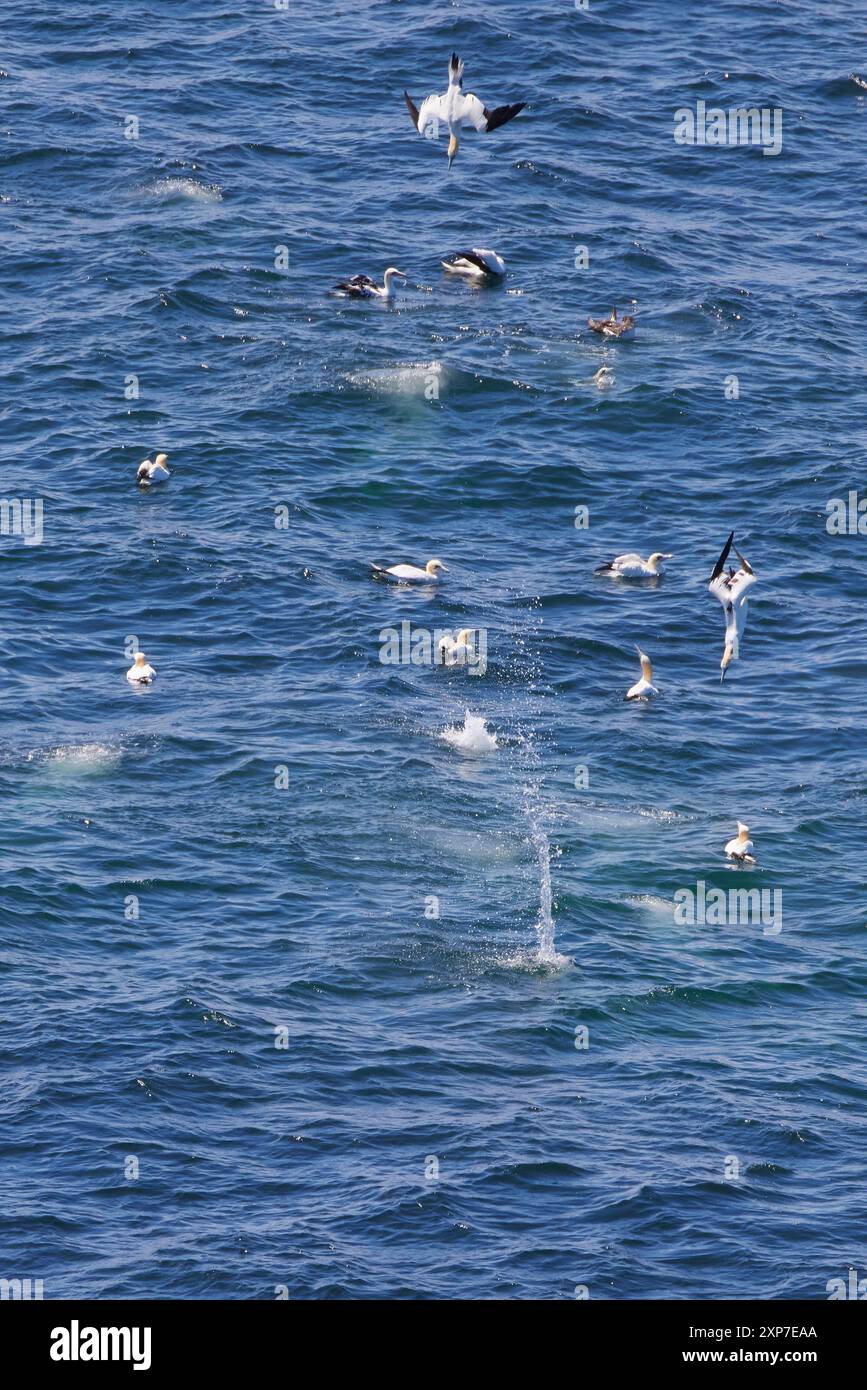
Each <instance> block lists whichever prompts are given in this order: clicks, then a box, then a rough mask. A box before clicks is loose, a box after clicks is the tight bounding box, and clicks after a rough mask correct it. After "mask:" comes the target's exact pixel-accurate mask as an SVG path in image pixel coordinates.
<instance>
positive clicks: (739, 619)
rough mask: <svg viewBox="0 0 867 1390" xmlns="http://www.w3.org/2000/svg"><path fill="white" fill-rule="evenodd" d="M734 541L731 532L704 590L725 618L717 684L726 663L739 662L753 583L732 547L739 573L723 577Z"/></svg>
mask: <svg viewBox="0 0 867 1390" xmlns="http://www.w3.org/2000/svg"><path fill="white" fill-rule="evenodd" d="M734 538H735V533H734V531H732V533H731V535H730V536H729V538H728V540H727V541H726V543H725V545H724V546H723V549H722V554H721V555H720V557H719V559H718V560H717V562H716V564H715V565H714V569H713V574H712V575H711V577H710V583H709V584H708V586H707V587H708V589H709V591H710V592H711V593H712V594H713V596H714V598H715V599H718V600H719V602H720V603H721V604H722V606H723V608H724V610H725V615H726V637H725V646H724V647H723V654H722V660H721V661H720V680H721V681H724V680H725V675H726V671H727V669H728V667H729V665H730V663H731V662H732V661H737V660H738V659H739V658H740V644H741V638H742V637H743V635H744V628H745V627H746V625H747V602H748V599H749V590H750V589H751V588H752V586H753V585H754V584H755V582H756V575H755V573H754V572H753V569H752V567H751V566H750V565H749V564H748V563H747V561H746V560H745V559H744V557H743V555H742V554H741V552H740V551H739V550H738V549H737V547H736V546H735V554H736V555H737V557H738V559H739V560H740V562H741V565H740V569H738V570H735V569H734V568H731V567H730V568H729V572H728V574H726V573H725V564H726V561H727V560H728V557H729V551H730V550H731V549H732V545H733V542H734Z"/></svg>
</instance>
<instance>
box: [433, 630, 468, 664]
mask: <svg viewBox="0 0 867 1390" xmlns="http://www.w3.org/2000/svg"><path fill="white" fill-rule="evenodd" d="M437 650H438V651H439V658H440V665H441V666H464V665H466V663H467V661H469V660H470V659H471V658H472V656H473V630H472V628H471V627H465V628H463V630H462V631H461V632H459V633H458V635H457V637H455V638H452V637H450V636H449V634H448V633H445V634H444V636H442V637H441V638H440V640H439V642H438V643H437Z"/></svg>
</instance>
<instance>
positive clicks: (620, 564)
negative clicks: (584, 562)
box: [596, 550, 674, 579]
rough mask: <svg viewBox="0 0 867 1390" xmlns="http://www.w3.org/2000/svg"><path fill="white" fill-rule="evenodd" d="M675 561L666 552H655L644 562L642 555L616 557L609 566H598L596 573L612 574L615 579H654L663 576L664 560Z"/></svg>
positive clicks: (609, 562)
mask: <svg viewBox="0 0 867 1390" xmlns="http://www.w3.org/2000/svg"><path fill="white" fill-rule="evenodd" d="M673 559H674V556H673V555H670V554H668V552H667V551H664V550H654V552H653V554H652V555H651V556H650V557H649V558H648V559H647V560H642V558H641V556H640V555H634V554H629V555H615V557H614V559H613V560H609V561H608V563H607V564H605V565H598V566H597V568H596V573H597V574H610V575H613V576H614V578H615V579H653V578H655V576H656V575H659V574H662V562H663V560H673Z"/></svg>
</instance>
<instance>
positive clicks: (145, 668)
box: [126, 652, 156, 685]
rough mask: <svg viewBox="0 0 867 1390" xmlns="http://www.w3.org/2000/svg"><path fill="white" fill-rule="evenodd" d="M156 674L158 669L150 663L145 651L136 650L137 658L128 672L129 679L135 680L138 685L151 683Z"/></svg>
mask: <svg viewBox="0 0 867 1390" xmlns="http://www.w3.org/2000/svg"><path fill="white" fill-rule="evenodd" d="M155 675H156V671H155V670H154V668H153V666H149V665H148V663H147V660H146V659H145V654H144V652H136V654H135V660H134V662H133V664H132V666H130V668H129V670H128V671H127V673H126V678H127V680H128V681H135V682H136V684H137V685H150V683H151V681H152V680H153V678H154V676H155Z"/></svg>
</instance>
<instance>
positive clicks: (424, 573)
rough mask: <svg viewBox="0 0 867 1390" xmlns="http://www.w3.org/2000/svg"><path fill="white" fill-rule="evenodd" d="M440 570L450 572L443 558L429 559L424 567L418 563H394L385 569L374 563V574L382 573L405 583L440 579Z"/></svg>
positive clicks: (386, 576) (387, 577)
mask: <svg viewBox="0 0 867 1390" xmlns="http://www.w3.org/2000/svg"><path fill="white" fill-rule="evenodd" d="M440 571H442V572H443V573H445V574H448V570H447V569H446V567H445V565H444V564H443V562H442V560H428V562H427V564H426V565H425V567H424V569H420V568H419V566H418V565H392V566H391V567H390V568H389V569H383V567H382V565H374V566H373V572H374V574H381V575H383V576H384V577H385V578H386V579H399V580H401V581H402V582H403V583H404V584H418V583H421V582H423V581H425V580H427V581H430V580H431V579H439V577H440Z"/></svg>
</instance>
